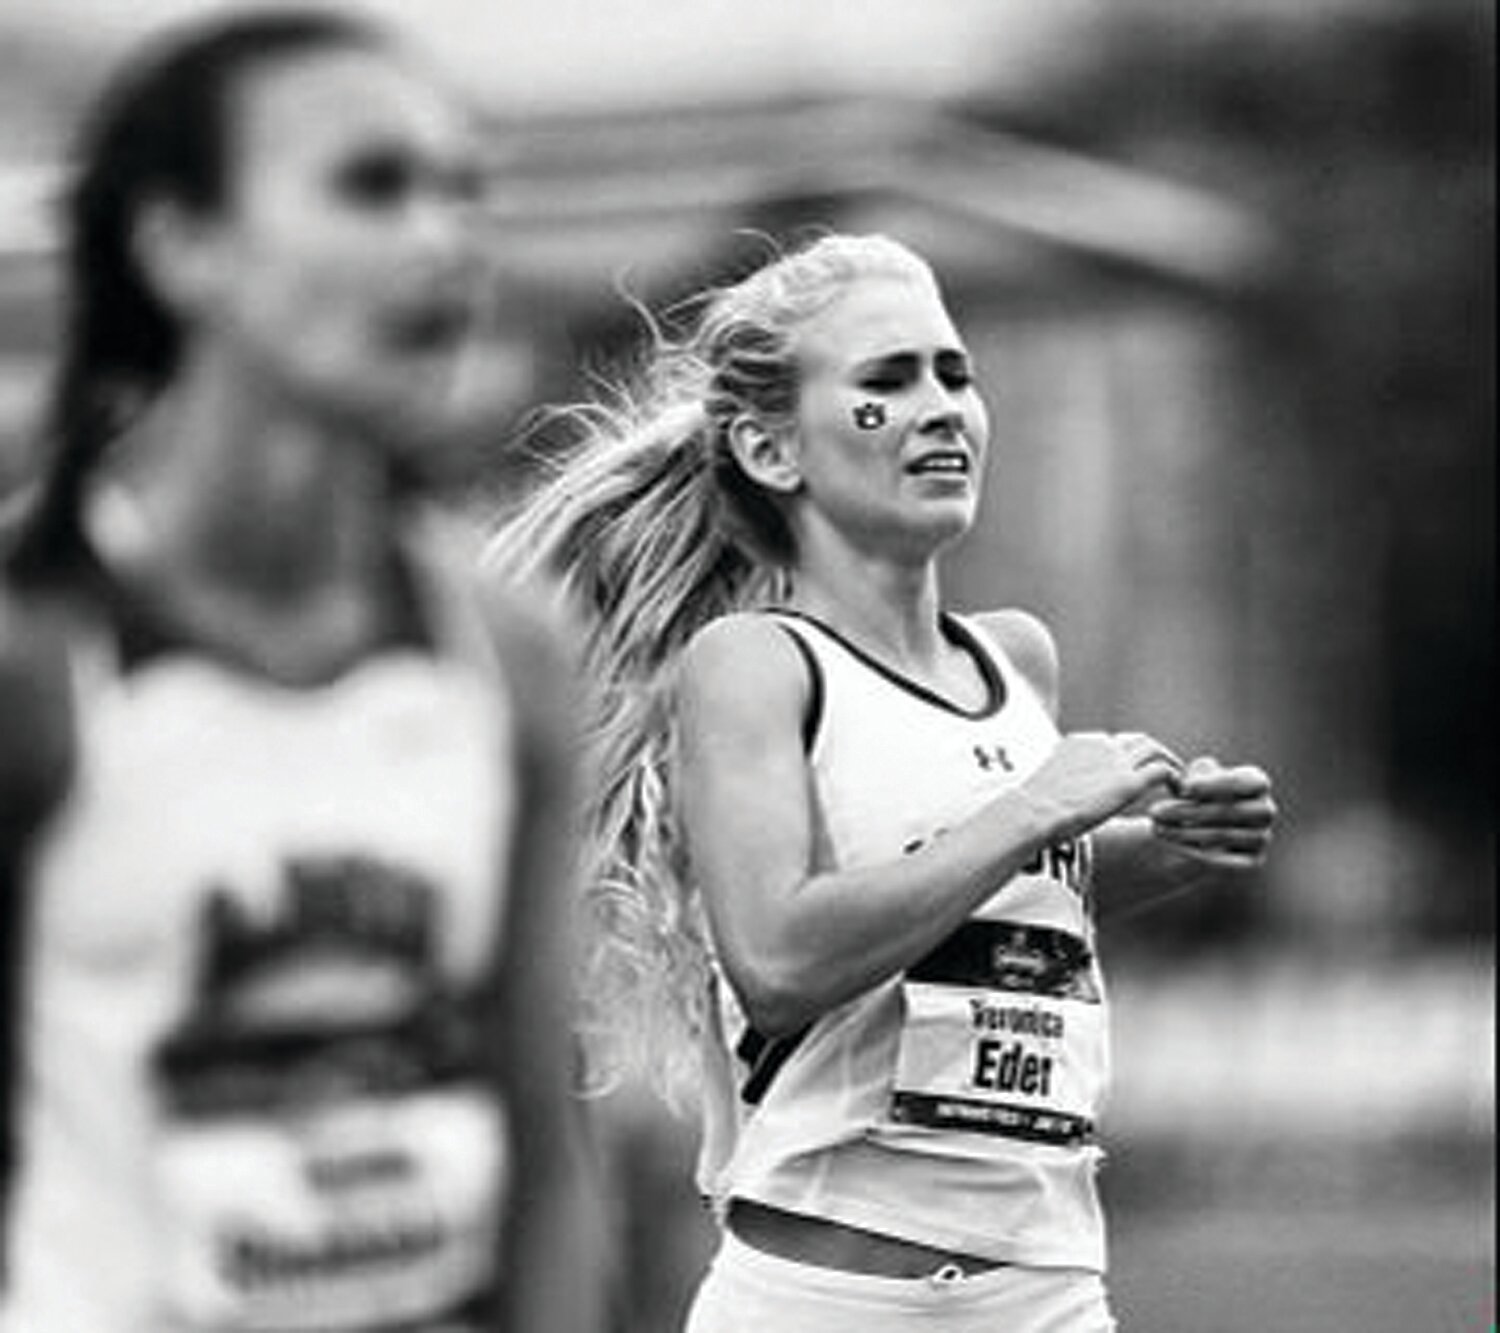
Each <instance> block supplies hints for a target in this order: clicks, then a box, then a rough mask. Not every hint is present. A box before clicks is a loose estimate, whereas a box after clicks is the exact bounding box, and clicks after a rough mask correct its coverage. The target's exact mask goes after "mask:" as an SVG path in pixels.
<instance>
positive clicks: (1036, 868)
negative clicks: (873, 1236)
mask: <svg viewBox="0 0 1500 1333" xmlns="http://www.w3.org/2000/svg"><path fill="white" fill-rule="evenodd" d="M776 614H777V619H778V622H779V623H780V624H782V625H783V626H784V627H785V628H786V629H787V631H788V632H789V633H791V634H792V635H793V636H794V638H795V639H796V641H797V642H798V644H799V645H800V646H801V648H802V650H803V652H804V656H805V659H806V661H807V663H808V665H809V669H810V671H811V672H812V674H813V685H814V706H813V714H814V716H813V719H812V722H813V725H814V726H815V730H814V731H813V733H812V735H811V737H810V763H811V766H812V771H813V776H814V783H815V793H816V800H817V804H818V817H819V818H820V820H821V823H822V827H821V828H820V829H819V835H820V836H819V842H820V844H821V845H822V846H823V847H824V848H825V849H826V850H825V852H824V856H825V865H824V867H822V868H833V867H840V868H853V867H857V866H862V865H875V864H882V863H889V862H891V861H893V860H895V859H897V858H899V857H900V856H902V855H908V854H910V853H912V852H914V851H916V850H918V849H919V848H921V847H922V846H924V845H926V844H927V843H929V842H930V841H931V840H932V839H934V838H939V837H942V836H943V833H944V831H945V830H946V829H948V828H950V827H952V826H953V825H955V824H957V823H959V822H960V821H962V820H964V819H966V818H968V817H969V816H970V815H972V814H974V813H975V812H976V811H977V810H978V809H979V808H980V807H981V806H982V805H984V804H985V803H987V802H988V801H990V800H992V799H993V798H994V797H995V796H996V795H997V794H999V793H1000V792H1002V791H1004V790H1005V789H1006V788H1008V787H1011V786H1014V785H1015V784H1016V783H1018V782H1020V781H1021V780H1022V779H1024V778H1025V777H1026V776H1027V775H1028V774H1029V773H1031V772H1032V771H1033V770H1034V769H1036V768H1037V767H1038V765H1040V764H1041V762H1042V761H1043V760H1044V758H1045V757H1046V756H1047V754H1048V753H1049V752H1050V751H1051V750H1052V748H1053V747H1054V746H1055V744H1056V743H1057V739H1058V732H1057V729H1056V727H1055V726H1054V724H1053V722H1052V719H1051V718H1050V717H1049V716H1048V714H1047V712H1046V709H1045V708H1044V706H1043V705H1042V703H1041V701H1040V699H1039V698H1038V697H1037V696H1036V694H1035V692H1034V691H1033V690H1032V688H1031V687H1030V685H1029V684H1028V683H1027V682H1026V680H1025V679H1024V678H1023V677H1022V675H1021V674H1020V673H1019V671H1017V670H1016V668H1015V667H1014V666H1013V665H1012V663H1011V662H1010V661H1009V659H1008V658H1007V656H1006V654H1005V653H1004V651H1003V650H1002V649H1001V648H1000V647H999V645H998V644H996V643H994V642H993V641H992V640H991V639H990V638H989V637H988V636H987V635H985V634H984V632H983V631H982V629H981V628H980V627H979V626H978V625H977V624H975V623H972V622H970V621H968V620H963V619H959V618H956V617H948V618H945V622H944V627H945V632H946V633H947V634H948V635H949V637H950V638H951V639H952V640H953V641H954V642H956V643H959V644H961V645H964V646H965V647H967V649H968V651H969V652H970V653H971V654H972V655H973V657H974V659H975V661H976V663H977V664H978V665H979V667H980V669H981V670H982V671H983V672H984V674H985V677H986V679H987V680H988V682H989V686H990V699H989V703H988V705H987V706H986V707H983V708H981V709H979V710H977V711H974V712H966V711H964V710H961V709H959V708H957V707H955V706H954V705H953V704H951V703H949V702H947V701H945V700H943V699H941V698H939V697H937V696H936V695H934V694H932V693H930V692H929V691H927V690H925V689H924V688H922V687H921V686H920V685H918V684H916V683H915V682H912V681H909V680H906V679H904V678H902V677H900V676H898V675H896V674H895V673H893V672H892V671H890V670H889V669H887V668H885V667H884V666H882V665H881V664H880V663H878V662H876V661H874V660H873V659H871V658H869V657H867V656H866V655H864V654H863V653H861V652H860V651H859V650H858V649H857V648H856V647H854V646H853V645H851V644H848V643H847V642H845V641H844V640H842V639H841V638H840V637H839V636H838V635H837V634H835V633H834V632H833V631H831V630H830V629H829V628H827V627H826V626H823V625H821V624H819V623H817V622H816V621H813V620H811V619H809V618H807V617H803V616H797V615H791V614H787V613H776ZM1090 870H1091V865H1090V850H1089V844H1088V841H1087V839H1082V840H1078V841H1069V842H1065V843H1061V844H1058V845H1055V846H1053V847H1050V848H1048V849H1047V850H1046V851H1045V852H1044V853H1043V854H1041V855H1040V856H1038V857H1037V858H1036V859H1035V860H1034V862H1033V863H1032V864H1031V865H1029V866H1027V867H1026V868H1025V869H1024V870H1023V871H1022V872H1021V873H1020V874H1018V875H1016V876H1014V877H1013V878H1012V879H1010V880H1009V881H1007V882H1005V883H1003V884H997V885H996V886H995V894H994V896H993V897H992V898H990V899H989V900H988V901H987V902H986V903H985V904H984V905H983V906H982V907H981V908H980V910H979V911H978V912H976V913H975V914H974V916H973V917H972V918H971V919H970V920H969V921H968V922H967V923H965V924H964V925H963V926H962V927H960V928H959V930H957V931H956V932H955V933H954V934H953V935H952V936H951V937H950V938H949V939H947V940H946V941H945V942H944V943H942V944H941V945H940V946H939V947H938V948H936V949H934V950H933V951H932V953H931V954H930V955H928V956H927V957H926V958H924V959H922V960H921V961H919V962H918V963H916V964H914V965H913V966H912V967H910V968H909V969H907V971H906V972H905V973H903V974H901V975H899V976H897V977H894V978H892V979H891V980H890V981H888V982H885V983H883V984H881V985H880V986H877V987H876V988H875V989H874V990H872V991H870V992H867V993H866V994H864V995H862V996H860V997H858V998H857V999H854V1000H851V1001H849V1002H847V1003H846V1004H843V1005H841V1006H839V1007H838V1008H836V1009H834V1010H832V1011H830V1012H828V1013H826V1014H824V1015H822V1016H821V1017H820V1018H819V1019H817V1020H816V1021H815V1022H814V1023H812V1024H811V1025H810V1026H809V1027H808V1028H807V1029H805V1030H804V1031H803V1032H801V1033H798V1034H796V1035H794V1036H792V1037H789V1038H783V1039H780V1040H774V1041H767V1040H765V1039H763V1038H762V1037H761V1036H760V1035H759V1034H757V1033H756V1032H754V1031H753V1030H750V1029H749V1028H748V1026H747V1025H746V1023H745V1021H744V1019H743V1017H742V1016H741V1015H740V1013H739V1011H738V1007H737V1006H736V1005H734V1004H733V1002H732V999H730V1000H727V1001H726V1004H725V1006H724V1009H725V1013H724V1016H723V1020H724V1039H725V1046H726V1048H727V1050H728V1051H729V1052H730V1053H731V1060H730V1063H731V1064H732V1065H733V1066H734V1078H735V1081H736V1084H737V1087H736V1089H735V1092H736V1094H737V1100H738V1106H737V1107H736V1108H735V1112H734V1114H733V1116H732V1117H729V1118H731V1119H732V1120H733V1121H735V1122H736V1123H735V1124H734V1126H733V1129H732V1130H731V1131H730V1132H729V1133H727V1134H723V1133H719V1132H715V1133H712V1134H710V1135H708V1136H707V1137H706V1143H705V1147H706V1152H705V1157H704V1161H703V1164H702V1165H703V1184H704V1187H705V1189H706V1190H707V1191H708V1193H709V1194H710V1195H711V1196H712V1197H713V1198H714V1200H715V1201H716V1203H717V1204H719V1205H720V1206H721V1207H722V1206H725V1205H727V1203H728V1202H729V1201H730V1200H731V1199H733V1198H745V1199H753V1200H757V1201H759V1202H761V1203H765V1204H769V1205H772V1206H774V1207H777V1208H782V1209H786V1210H788V1211H791V1212H795V1213H801V1214H806V1215H811V1216H814V1217H821V1218H827V1219H830V1220H832V1221H836V1222H841V1223H843V1224H845V1225H848V1226H853V1227H859V1228H862V1229H864V1230H868V1231H874V1232H878V1233H881V1234H884V1235H888V1236H894V1237H898V1238H900V1239H904V1240H908V1241H912V1242H915V1243H918V1244H922V1245H927V1246H932V1247H936V1248H940V1249H945V1250H949V1251H953V1252H958V1253H963V1254H970V1255H975V1256H978V1257H982V1258H987V1259H992V1260H996V1261H999V1262H1002V1263H1013V1264H1026V1265H1033V1266H1038V1267H1066V1268H1078V1269H1086V1270H1092V1271H1096V1272H1098V1271H1102V1270H1103V1267H1104V1260H1105V1252H1104V1235H1103V1223H1102V1218H1101V1213H1100V1208H1099V1203H1098V1198H1097V1193H1096V1189H1095V1175H1096V1171H1097V1167H1098V1163H1099V1158H1100V1152H1099V1149H1098V1148H1097V1146H1096V1145H1095V1141H1094V1136H1095V1123H1096V1120H1097V1117H1098V1114H1099V1111H1100V1108H1101V1105H1102V1102H1103V1099H1104V1095H1105V1091H1106V1087H1107V1084H1108V1077H1109V1053H1108V1030H1107V1012H1108V1010H1107V1004H1106V998H1105V993H1104V987H1103V982H1102V978H1101V975H1100V971H1099V967H1098V964H1097V962H1096V959H1095V955H1094V928H1093V922H1092V914H1091V907H1090V901H1089V897H1088V895H1089V891H1090V885H1089V878H1090ZM724 989H725V991H726V992H727V987H726V988H724ZM721 1091H722V1090H721ZM721 1100H722V1099H721ZM723 1111H724V1107H723V1106H722V1105H720V1106H719V1108H718V1115H717V1117H715V1114H714V1112H712V1111H711V1112H710V1119H711V1121H712V1120H714V1119H715V1118H717V1120H718V1122H719V1125H720V1127H722V1124H723V1120H724V1119H725V1117H724V1115H723Z"/></svg>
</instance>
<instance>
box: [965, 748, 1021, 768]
mask: <svg viewBox="0 0 1500 1333" xmlns="http://www.w3.org/2000/svg"><path fill="white" fill-rule="evenodd" d="M974 762H975V763H977V764H978V765H979V767H980V768H982V769H984V771H985V772H986V773H988V772H989V771H990V770H991V769H994V768H998V769H1000V770H1001V771H1002V772H1005V773H1014V772H1015V769H1016V766H1015V765H1014V764H1013V763H1011V762H1010V756H1009V755H1008V754H1006V752H1005V747H1004V746H1003V745H976V746H975V747H974Z"/></svg>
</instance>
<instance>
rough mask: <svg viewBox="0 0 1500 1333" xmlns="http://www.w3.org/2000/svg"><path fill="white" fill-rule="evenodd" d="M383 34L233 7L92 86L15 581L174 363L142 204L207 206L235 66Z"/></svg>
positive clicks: (65, 558)
mask: <svg viewBox="0 0 1500 1333" xmlns="http://www.w3.org/2000/svg"><path fill="white" fill-rule="evenodd" d="M383 41H384V39H383V38H382V37H381V35H380V33H379V32H378V30H377V29H375V28H372V27H371V26H369V25H368V24H366V23H364V22H362V21H360V20H358V19H356V18H352V17H349V16H345V15H341V14H337V13H332V12H326V11H322V10H317V9H286V10H276V11H268V12H265V13H254V14H242V15H236V16H233V17H229V18H220V19H218V20H216V21H212V22H209V23H205V24H201V25H195V26H193V27H192V28H189V29H184V30H182V31H180V32H179V33H178V34H177V35H176V36H175V37H173V38H171V39H169V40H168V41H166V42H164V43H161V44H159V45H155V46H153V47H152V48H151V50H150V51H149V52H147V53H144V54H142V55H141V56H140V57H138V58H137V59H136V60H134V61H132V62H130V63H129V64H127V65H126V66H125V67H124V68H123V69H121V70H120V71H119V72H118V73H117V75H116V76H115V78H114V80H113V81H112V82H111V83H109V84H108V85H107V86H106V87H105V89H104V91H103V92H102V93H101V94H100V96H99V98H98V99H97V101H96V102H95V105H94V108H93V112H92V114H91V115H90V116H89V117H88V118H87V119H86V120H85V122H84V124H83V126H82V129H81V133H80V135H79V139H78V142H77V146H76V150H75V152H74V156H73V161H74V172H75V174H74V177H73V182H72V186H71V189H70V190H69V192H68V194H67V196H66V198H65V200H64V208H63V216H62V231H63V273H62V277H63V283H64V291H65V293H66V299H67V301H68V306H67V309H66V311H65V316H64V345H63V353H62V357H61V360H60V363H59V365H58V368H57V371H56V375H55V379H54V382H53V386H52V390H51V396H50V400H49V402H48V405H47V416H46V420H45V422H44V437H45V438H44V444H45V451H44V458H45V460H46V461H45V463H44V468H43V475H42V477H41V479H40V482H39V485H38V488H37V491H36V496H35V500H34V502H33V504H32V507H31V510H30V512H29V514H28V515H27V518H26V519H25V521H24V522H23V524H22V526H21V529H20V532H19V533H18V535H17V538H16V542H15V545H14V547H13V549H12V554H11V558H10V567H11V573H12V574H13V575H14V576H15V577H16V578H17V579H18V580H21V581H26V580H37V579H43V578H45V577H47V576H48V575H49V573H54V572H56V571H58V570H60V569H63V568H66V567H67V566H68V565H69V564H70V563H71V560H72V558H73V557H74V556H75V555H76V554H77V551H78V547H79V532H78V522H79V520H78V509H79V505H80V502H81V498H82V493H83V488H84V483H85V481H86V479H87V477H88V475H89V473H90V471H91V470H92V468H93V467H94V466H95V464H96V463H97V462H98V460H99V458H100V456H101V454H102V453H103V452H104V449H105V447H106V446H107V445H108V443H109V441H110V440H111V439H113V438H114V437H115V436H116V435H118V434H119V432H120V431H121V430H122V429H123V428H124V426H125V425H127V424H128V423H129V421H130V420H131V418H132V417H133V416H134V415H135V414H136V413H137V412H138V411H139V410H140V408H141V406H142V405H143V404H145V403H146V402H148V401H149V400H150V399H151V398H152V397H154V396H155V395H156V394H157V393H158V392H159V391H160V390H161V389H162V388H163V387H164V386H165V384H166V383H167V382H168V380H169V379H170V378H171V376H172V375H173V373H174V372H175V370H176V368H177V364H178V359H179V356H180V353H181V343H182V330H181V328H180V327H179V325H178V322H177V321H176V319H175V318H174V317H173V315H172V312H171V311H170V310H168V309H167V307H166V306H165V305H164V304H163V303H162V302H161V301H160V300H159V299H158V298H157V296H156V294H155V293H154V292H153V291H152V290H151V285H150V283H149V281H148V280H147V279H146V277H145V276H144V275H143V274H142V272H141V270H140V266H139V264H138V262H137V260H136V258H135V255H134V253H133V232H134V229H135V225H136V221H137V218H138V216H139V214H140V211H141V208H142V206H143V205H144V204H146V203H149V202H152V201H158V200H165V201H170V202H172V203H175V204H178V205H180V206H182V207H185V208H188V209H192V210H195V211H197V212H200V213H211V212H212V211H214V210H215V209H218V208H220V207H221V206H222V205H223V204H224V202H225V200H226V197H227V195H228V192H229V187H230V185H231V183H232V165H233V164H232V162H231V161H230V158H231V147H232V139H233V131H234V111H235V105H234V102H235V95H236V93H237V91H238V88H239V85H240V84H241V83H242V82H243V80H244V78H245V76H246V75H247V73H248V72H250V71H252V70H253V69H254V68H256V67H257V66H260V65H264V64H268V63H272V62H275V61H278V60H283V59H286V58H288V57H291V56H296V55H301V54H304V53H307V52H311V51H317V50H321V49H324V48H339V47H368V48H374V47H379V46H381V45H382V44H383Z"/></svg>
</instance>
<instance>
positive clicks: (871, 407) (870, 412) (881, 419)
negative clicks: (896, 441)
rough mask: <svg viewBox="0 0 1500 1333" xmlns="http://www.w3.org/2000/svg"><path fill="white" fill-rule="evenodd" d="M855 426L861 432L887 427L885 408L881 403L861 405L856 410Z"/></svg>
mask: <svg viewBox="0 0 1500 1333" xmlns="http://www.w3.org/2000/svg"><path fill="white" fill-rule="evenodd" d="M854 424H855V425H856V426H858V427H859V428H860V430H879V429H880V428H881V427H882V426H883V425H885V407H884V406H883V405H882V404H880V403H861V404H860V405H859V406H858V407H856V408H855V409H854Z"/></svg>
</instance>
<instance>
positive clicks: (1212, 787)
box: [1182, 760, 1271, 800]
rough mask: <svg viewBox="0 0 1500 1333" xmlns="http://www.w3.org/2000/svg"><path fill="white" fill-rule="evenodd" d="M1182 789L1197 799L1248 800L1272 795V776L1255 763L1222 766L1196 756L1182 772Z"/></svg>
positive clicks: (1185, 793) (1184, 792) (1187, 794)
mask: <svg viewBox="0 0 1500 1333" xmlns="http://www.w3.org/2000/svg"><path fill="white" fill-rule="evenodd" d="M1182 789H1183V794H1184V795H1186V796H1190V797H1193V798H1194V799H1197V800H1224V799H1231V800H1248V799H1251V798H1254V797H1258V796H1267V795H1269V794H1270V791H1271V779H1270V777H1269V776H1268V775H1267V774H1266V772H1265V770H1264V769H1262V768H1257V767H1256V766H1255V765H1254V764H1240V765H1238V766H1236V767H1235V768H1222V767H1220V766H1219V765H1217V764H1214V765H1213V766H1212V767H1210V766H1208V765H1206V764H1199V762H1198V761H1197V760H1194V761H1193V762H1192V763H1191V764H1189V765H1188V766H1187V770H1186V772H1185V773H1184V774H1183V781H1182Z"/></svg>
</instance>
